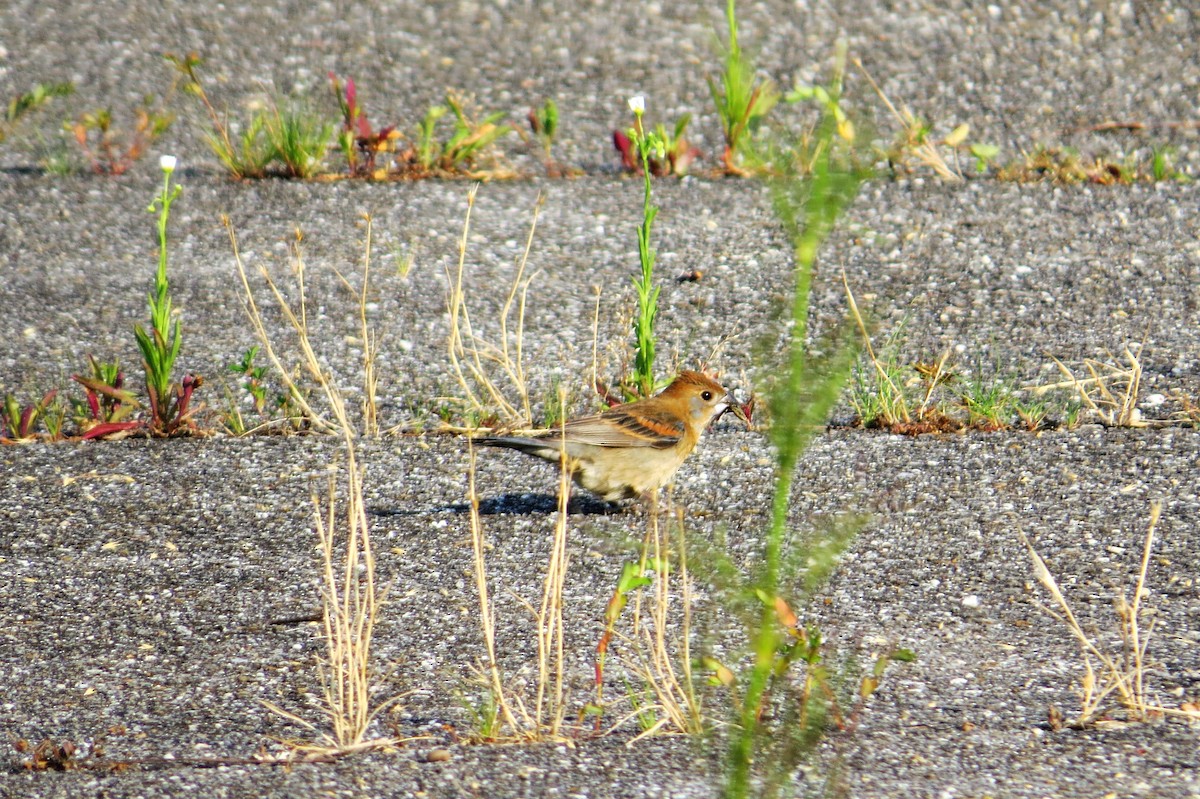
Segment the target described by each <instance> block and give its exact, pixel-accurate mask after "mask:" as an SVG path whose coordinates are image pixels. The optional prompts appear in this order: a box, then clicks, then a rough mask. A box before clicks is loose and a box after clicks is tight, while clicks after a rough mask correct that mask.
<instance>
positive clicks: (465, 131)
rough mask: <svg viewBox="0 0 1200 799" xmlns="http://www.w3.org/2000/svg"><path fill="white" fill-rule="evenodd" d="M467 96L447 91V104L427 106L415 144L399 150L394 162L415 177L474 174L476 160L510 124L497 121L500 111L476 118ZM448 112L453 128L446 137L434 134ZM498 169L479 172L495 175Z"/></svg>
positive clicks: (503, 133)
mask: <svg viewBox="0 0 1200 799" xmlns="http://www.w3.org/2000/svg"><path fill="white" fill-rule="evenodd" d="M468 104H469V100H468V98H467V97H466V96H465V95H462V94H460V93H458V92H453V91H451V92H447V93H446V104H445V105H436V106H433V107H432V108H430V109H429V110H428V111H427V112H426V113H425V116H424V117H423V118H422V120H421V122H420V124H419V125H418V128H417V138H416V143H415V145H413V146H411V147H409V148H408V150H406V151H405V152H402V153H400V154H399V155H398V156H397V158H396V161H397V164H398V165H399V166H400V168H401V169H402V170H403V171H406V172H407V173H408V174H410V175H412V176H414V177H421V176H424V175H429V174H438V173H442V174H456V173H463V172H465V173H468V174H473V173H472V170H473V169H474V166H475V163H476V161H477V160H478V159H480V158H481V157H482V156H483V155H484V154H486V153H487V152H488V150H489V148H491V146H492V145H493V144H494V143H495V142H496V141H497V140H499V139H500V138H501V137H503V136H505V135H507V134H508V133H510V132H512V127H511V126H509V125H505V124H500V120H502V119H503V118H504V113H503V112H496V113H493V114H487V115H486V116H484V117H483V118H482V119H481V120H478V121H477V120H476V119H475V118H474V117H473V116H472V114H471V113H470V112H469V110H468ZM447 114H451V115H452V116H453V117H454V132H453V133H452V134H451V135H450V137H449V138H448V139H446V140H445V141H439V140H438V136H437V128H438V122H439V121H440V120H441V119H442V118H443V117H445V116H446V115H447ZM496 174H499V170H491V171H488V172H484V173H481V176H487V177H494V176H495V175H496Z"/></svg>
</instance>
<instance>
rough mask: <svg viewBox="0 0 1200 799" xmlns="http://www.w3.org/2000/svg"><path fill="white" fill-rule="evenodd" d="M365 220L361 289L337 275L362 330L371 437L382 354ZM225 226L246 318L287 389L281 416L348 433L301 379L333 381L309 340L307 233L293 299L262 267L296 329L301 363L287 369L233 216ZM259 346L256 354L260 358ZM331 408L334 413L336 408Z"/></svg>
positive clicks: (297, 249) (295, 259)
mask: <svg viewBox="0 0 1200 799" xmlns="http://www.w3.org/2000/svg"><path fill="white" fill-rule="evenodd" d="M365 220H366V230H367V233H366V240H365V243H364V247H363V251H364V254H363V276H362V281H363V282H362V286H361V287H360V288H358V289H354V288H353V287H352V286H351V285H350V283H349V281H347V280H346V278H345V277H343V276H342V275H341V274H340V273H337V271H336V270H335V274H337V277H338V278H339V279H340V280H341V281H342V284H343V285H344V286H346V287H347V288H348V289H349V290H350V291H351V292H353V293H354V295H355V296H356V297H357V299H358V317H359V319H358V321H359V332H360V335H361V341H362V345H363V385H362V394H363V403H364V405H363V409H362V425H363V427H362V432H363V433H364V434H367V435H373V434H376V433H378V416H377V409H376V407H375V396H376V393H377V390H378V386H377V372H376V369H375V358H376V356H377V354H378V345H377V339H376V337H375V333H374V331H373V330H372V329H371V328H370V326H369V325H368V323H367V298H368V296H369V294H370V288H369V286H370V258H371V218H370V215H365ZM221 221H222V223H223V224H224V225H225V229H226V232H227V233H228V235H229V241H230V245H231V247H232V249H233V257H234V263H235V265H236V266H237V270H238V277H239V279H240V280H241V283H242V292H243V293H242V297H243V301H244V303H245V308H246V314H247V316H248V317H249V319H250V323H251V325H252V326H253V328H254V332H255V336H256V337H257V338H258V343H259V347H261V351H262V353H263V354H264V355H266V357H267V360H268V361H269V362H270V364H271V367H272V368H273V369H274V372H275V376H276V377H277V378H278V379H279V381H280V383H281V384H282V386H283V390H282V392H281V393H280V395H279V397H278V399H277V403H276V404H277V406H278V410H279V413H280V415H281V416H282V417H283V419H284V420H286V422H287V423H288V424H289V425H290V426H291V428H293V429H296V430H300V429H308V430H312V431H314V432H318V433H338V434H339V435H341V434H344V433H343V431H342V429H341V425H342V424H343V420H342V418H341V417H339V416H336V415H335V416H333V417H331V416H330V415H329V414H328V413H321V412H319V411H318V410H317V409H316V407H314V405H313V403H312V402H310V401H309V400H310V394H311V393H312V392H311V391H310V390H309V389H308V388H307V387H305V386H303V385H301V383H300V380H301V375H302V374H306V375H307V376H308V379H309V380H310V381H311V384H312V385H315V386H317V387H321V386H322V385H323V384H325V383H330V381H331V378H330V377H329V375H328V374H327V372H326V370H325V369H324V368H322V367H321V365H320V364H321V360H320V359H319V358H318V357H317V355H316V352H315V350H314V349H313V347H312V343H311V339H310V336H309V323H308V318H309V311H308V298H307V289H306V270H307V266H306V264H305V260H304V252H303V248H302V246H301V245H302V242H303V238H304V236H303V234H302V233H301V232H300V231H299V230H297V231H296V237H295V240H294V241H293V243H292V261H291V272H292V275H293V276H294V278H295V281H296V285H295V289H294V291H292V292H289V294H290V295H291V296H293V297H295V298H296V299H295V300H294V301H291V300H289V299H288V297H287V296H285V294H284V292H283V291H281V290H280V288H279V286H278V284H277V283H276V282H275V279H274V278H272V277H271V274H270V272H269V271H268V270H267V268H266V266H265V265H263V264H261V263H260V264H259V267H258V271H259V276H260V277H261V278H262V279H263V281H264V282H265V283H266V285H267V288H268V290H269V291H270V293H271V295H272V297H274V299H275V302H276V304H277V305H278V307H279V310H280V311H281V312H282V314H283V318H284V319H285V320H286V321H287V323H288V325H289V326H290V327H291V328H292V329H293V330H294V331H296V341H295V343H296V347H297V349H298V351H299V355H300V357H299V359H298V364H297V366H296V367H295V368H289V367H287V366H285V365H284V362H283V356H282V355H281V354H280V352H279V351H278V349H277V348H276V347H275V346H274V344H273V343H272V341H271V337H270V335H269V334H268V332H267V329H266V324H265V322H264V321H263V315H262V312H261V310H260V309H259V305H258V302H257V300H256V299H255V296H254V291H253V289H252V288H251V287H250V280H249V277H248V275H247V274H246V268H245V265H244V264H243V262H242V258H241V252H240V250H239V249H238V243H237V235H236V232H235V231H234V229H233V223H232V222H230V220H229V217H227V216H222V217H221ZM257 351H258V350H257V348H256V349H255V354H257ZM321 393H322V394H325V395H326V396H327V392H325V391H324V390H323V389H322V392H321ZM330 410H331V411H332V410H336V409H333V408H332V407H331V408H330ZM347 418H348V417H347Z"/></svg>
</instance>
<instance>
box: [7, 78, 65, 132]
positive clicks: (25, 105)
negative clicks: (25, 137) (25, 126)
mask: <svg viewBox="0 0 1200 799" xmlns="http://www.w3.org/2000/svg"><path fill="white" fill-rule="evenodd" d="M74 91H75V86H74V84H72V83H39V84H38V85H36V86H34V87H33V88H32V89H30V90H29V91H27V92H24V93H22V94H18V95H17V96H16V97H14V98H12V99H11V100H9V101H8V107H7V108H5V110H4V118H3V119H0V142H3V141H4V140H5V139H7V138H8V137H9V136H11V135H13V133H14V132H16V130H17V128H18V126H19V125H20V123H21V121H22V120H23V119H24V118H26V117H28V116H30V115H31V114H33V113H34V112H35V111H37V110H38V109H39V108H41V107H43V106H45V105H46V104H47V103H49V102H50V101H51V100H53V99H54V98H55V97H66V96H67V95H69V94H71V93H72V92H74Z"/></svg>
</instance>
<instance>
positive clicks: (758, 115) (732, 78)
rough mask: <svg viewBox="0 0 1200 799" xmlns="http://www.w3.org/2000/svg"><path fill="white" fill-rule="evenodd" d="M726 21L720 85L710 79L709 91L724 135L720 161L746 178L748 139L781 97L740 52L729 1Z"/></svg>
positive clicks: (732, 8)
mask: <svg viewBox="0 0 1200 799" xmlns="http://www.w3.org/2000/svg"><path fill="white" fill-rule="evenodd" d="M725 19H726V21H727V23H728V25H729V39H728V40H727V41H726V43H725V45H724V47H722V50H723V51H724V53H723V57H724V65H723V69H722V71H721V76H720V79H721V80H720V85H719V86H718V85H717V83H716V81H714V80H713V79H712V78H709V79H708V90H709V93H710V94H711V95H712V98H713V104H714V105H715V106H716V107H717V115H718V116H720V118H721V129H722V131H723V132H724V134H725V154H724V156H723V159H722V160H723V162H724V164H725V171H726V172H727V173H729V174H731V175H745V174H748V173H749V172H751V171H753V170H747V169H746V168H745V167H743V166H741V163H740V162H741V161H744V160H745V158H746V157H747V156H748V155H750V140H751V137H752V136H753V135H754V133H755V131H757V130H758V129H759V127H760V126H761V125H762V123H763V120H765V119H766V116H767V114H768V113H770V111H771V109H772V108H774V107H775V104H776V103H778V102H779V99H780V94H779V90H778V89H777V88H776V86H775V83H774V82H773V81H772V80H770V79H769V78H766V79H760V78H759V77H758V75H757V74H756V73H757V70H756V69H755V66H754V62H753V60H752V59H750V58H749V57H748V56H746V55H745V54H744V53H743V52H742V48H741V45H740V44H739V43H738V27H737V16H736V14H735V11H734V0H728V3H727V4H726V6H725Z"/></svg>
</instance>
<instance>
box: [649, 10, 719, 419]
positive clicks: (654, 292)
mask: <svg viewBox="0 0 1200 799" xmlns="http://www.w3.org/2000/svg"><path fill="white" fill-rule="evenodd" d="M730 5H731V7H732V3H731V4H730ZM629 109H630V110H631V111H633V116H634V120H635V122H634V126H633V127H632V128H631V129H630V131H629V134H630V138H631V139H632V141H633V146H634V148H635V149H636V150H637V155H638V158H639V160H640V161H641V162H642V187H643V190H642V223H641V224H640V225H639V226H638V230H637V240H638V262H639V264H640V265H641V274H640V275H639V276H638V277H635V278H634V279H633V288H634V291H635V292H636V293H637V316H635V317H634V320H633V337H634V362H633V383H634V386H635V388H636V390H637V391H638V393H640V394H641V396H643V397H649V396H650V395H651V394H653V393H654V389H655V386H656V383H655V380H654V345H655V342H654V322H655V319H656V318H657V316H658V293H659V291H661V290H662V287H661V286H656V285H654V260H655V255H656V254H655V252H654V248H653V247H651V246H650V231H651V228H652V227H653V225H654V219H655V217H657V216H658V206H656V205H655V204H654V203H653V202H651V198H650V191H651V188H650V175H651V172H650V154H651V152H656V153H657V154H658V156H659V158H660V159H661V158H663V157H664V153H665V142H663V140H662V138H661V137H659V136H658V134H656V133H650V134H647V133H646V130H645V128H644V127H643V126H642V115H643V114H644V113H645V111H646V100H645V98H643V97H633V98H631V99H630V100H629Z"/></svg>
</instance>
